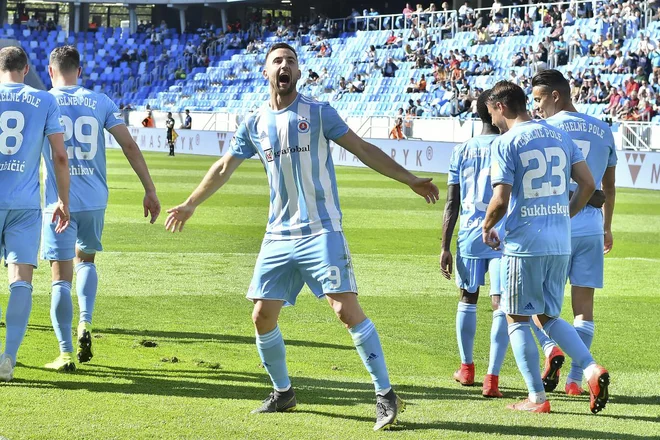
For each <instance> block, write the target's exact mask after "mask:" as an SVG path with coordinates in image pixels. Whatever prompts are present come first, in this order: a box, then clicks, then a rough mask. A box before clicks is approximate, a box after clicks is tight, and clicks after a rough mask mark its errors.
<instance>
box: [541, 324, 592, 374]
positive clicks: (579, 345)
mask: <svg viewBox="0 0 660 440" xmlns="http://www.w3.org/2000/svg"><path fill="white" fill-rule="evenodd" d="M543 330H544V331H545V332H546V333H547V334H548V336H550V337H551V338H552V339H554V340H555V341H557V344H558V345H559V347H560V348H561V349H562V350H564V353H566V354H567V355H568V356H570V358H571V359H572V361H573V363H575V364H576V365H578V366H580V367H582V368H586V367H587V366H588V365H591V364H592V363H594V358H593V357H592V356H591V353H589V349H588V348H587V346H586V345H584V342H582V339H580V336H579V335H578V332H577V331H576V330H575V328H574V327H573V326H572V325H570V324H569V323H568V322H566V321H564V320H563V319H561V318H553V319H551V320H549V321H548V322H546V323H545V325H544V326H543Z"/></svg>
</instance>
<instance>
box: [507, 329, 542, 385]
mask: <svg viewBox="0 0 660 440" xmlns="http://www.w3.org/2000/svg"><path fill="white" fill-rule="evenodd" d="M532 325H533V324H532ZM529 326H530V324H529V322H514V323H513V324H509V327H508V330H509V338H510V339H511V349H512V350H513V356H514V357H515V358H516V364H518V369H519V370H520V372H521V373H522V375H523V378H524V379H525V383H526V384H527V389H528V390H529V392H530V394H531V393H539V394H540V393H545V389H544V388H543V379H541V370H540V368H539V350H538V349H537V348H536V342H535V341H534V336H533V335H532V330H531V329H530V328H529Z"/></svg>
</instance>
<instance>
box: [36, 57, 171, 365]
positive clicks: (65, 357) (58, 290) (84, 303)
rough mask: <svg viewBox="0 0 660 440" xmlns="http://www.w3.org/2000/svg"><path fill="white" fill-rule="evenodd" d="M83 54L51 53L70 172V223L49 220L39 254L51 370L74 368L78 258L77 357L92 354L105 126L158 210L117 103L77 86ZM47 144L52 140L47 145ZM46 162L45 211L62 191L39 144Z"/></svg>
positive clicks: (149, 205)
mask: <svg viewBox="0 0 660 440" xmlns="http://www.w3.org/2000/svg"><path fill="white" fill-rule="evenodd" d="M81 71H82V69H81V67H80V54H79V53H78V51H77V50H76V49H75V48H74V47H73V46H63V47H58V48H56V49H55V50H53V52H52V53H51V55H50V61H49V66H48V73H49V75H50V78H51V80H52V82H53V89H52V90H51V91H50V93H51V95H52V96H54V97H55V99H56V100H57V104H59V108H60V110H61V113H62V120H63V122H64V128H65V134H64V140H65V143H66V149H67V153H68V157H69V164H70V171H71V225H70V227H69V228H68V229H67V230H66V231H65V232H64V233H62V234H56V233H55V232H56V231H55V228H54V226H53V225H52V224H51V223H49V222H44V225H43V244H42V257H43V259H45V260H49V261H50V265H51V274H52V282H53V284H52V291H51V310H50V317H51V321H52V323H53V328H54V330H55V335H56V336H57V340H58V341H59V344H60V356H59V357H58V358H57V359H55V361H53V362H51V363H49V364H47V365H46V368H49V369H53V370H67V371H68V370H74V369H75V364H74V362H73V356H72V354H73V343H72V337H71V326H72V320H73V304H72V301H71V283H72V280H73V272H74V265H73V260H75V263H76V264H75V272H76V291H77V294H78V305H79V307H80V320H79V324H78V331H77V334H78V347H77V357H78V361H80V362H88V361H89V360H90V359H91V358H92V355H93V354H92V337H91V332H92V313H93V311H94V302H95V299H96V290H97V287H98V276H97V273H96V265H95V264H94V259H95V255H96V252H100V251H102V250H103V247H102V246H101V234H102V232H103V219H104V216H105V208H106V206H107V204H108V184H107V179H106V159H105V138H104V135H103V129H106V130H108V131H110V134H112V136H114V138H115V139H116V140H117V143H119V145H120V146H121V148H122V150H123V152H124V155H125V156H126V158H127V159H128V161H129V163H130V164H131V166H132V167H133V170H134V171H135V173H136V174H137V175H138V177H139V178H140V181H141V182H142V186H143V187H144V191H145V196H144V201H143V205H144V216H145V217H146V216H147V215H148V213H150V214H151V223H153V222H155V221H156V218H157V217H158V214H159V213H160V203H159V202H158V197H156V189H155V187H154V184H153V182H152V181H151V176H150V175H149V170H148V169H147V164H146V163H145V161H144V158H143V157H142V153H141V152H140V149H139V148H138V146H137V144H136V143H135V141H134V140H133V138H132V137H131V135H130V133H129V131H128V129H127V128H126V125H125V124H124V120H123V118H122V117H121V114H120V113H119V109H118V108H117V106H116V105H115V104H114V103H113V102H112V101H111V100H110V98H108V97H107V96H105V95H103V94H100V93H96V92H92V91H91V90H87V89H85V88H83V87H80V86H78V85H77V84H78V77H79V76H80V73H81ZM51 146H52V143H51ZM44 161H45V162H46V170H47V172H48V173H47V178H46V212H47V213H48V212H50V211H51V210H52V209H53V207H54V206H55V203H56V202H57V197H58V194H59V188H58V187H57V186H56V185H55V180H54V179H53V174H52V171H53V166H54V161H53V158H52V157H51V154H50V151H49V149H48V142H46V144H45V146H44Z"/></svg>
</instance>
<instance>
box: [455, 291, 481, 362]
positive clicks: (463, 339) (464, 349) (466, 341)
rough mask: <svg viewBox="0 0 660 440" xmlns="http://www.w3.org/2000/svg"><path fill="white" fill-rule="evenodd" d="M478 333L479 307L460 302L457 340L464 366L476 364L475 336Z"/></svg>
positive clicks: (457, 312)
mask: <svg viewBox="0 0 660 440" xmlns="http://www.w3.org/2000/svg"><path fill="white" fill-rule="evenodd" d="M476 333H477V305H476V304H468V303H464V302H459V303H458V310H457V311H456V340H457V341H458V352H459V353H460V355H461V363H463V364H471V363H473V362H474V359H473V352H474V336H475V334H476Z"/></svg>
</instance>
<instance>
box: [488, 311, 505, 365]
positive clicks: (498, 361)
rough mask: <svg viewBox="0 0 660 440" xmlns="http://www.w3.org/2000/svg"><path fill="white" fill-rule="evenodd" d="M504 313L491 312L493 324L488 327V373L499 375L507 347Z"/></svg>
mask: <svg viewBox="0 0 660 440" xmlns="http://www.w3.org/2000/svg"><path fill="white" fill-rule="evenodd" d="M507 327H508V325H507V323H506V314H505V313H504V312H503V311H501V310H495V311H494V312H493V324H492V326H491V327H490V358H489V362H488V374H492V375H494V376H499V375H500V370H501V369H502V363H503V362H504V356H506V350H507V348H509V335H508V334H507Z"/></svg>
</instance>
